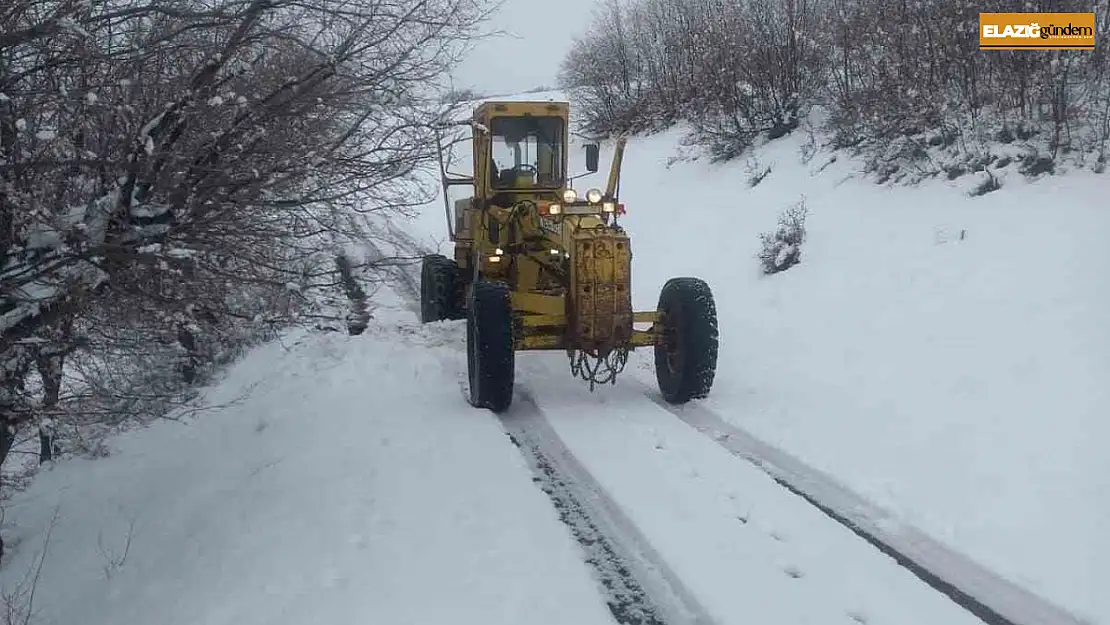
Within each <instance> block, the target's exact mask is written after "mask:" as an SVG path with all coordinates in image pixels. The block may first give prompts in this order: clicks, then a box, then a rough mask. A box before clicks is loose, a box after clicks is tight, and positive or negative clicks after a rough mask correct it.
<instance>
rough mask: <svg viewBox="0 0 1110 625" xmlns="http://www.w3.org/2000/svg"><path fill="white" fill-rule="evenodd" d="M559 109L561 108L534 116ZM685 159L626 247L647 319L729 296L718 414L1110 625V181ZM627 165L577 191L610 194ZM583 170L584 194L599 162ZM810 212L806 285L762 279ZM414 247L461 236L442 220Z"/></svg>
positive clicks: (782, 154)
mask: <svg viewBox="0 0 1110 625" xmlns="http://www.w3.org/2000/svg"><path fill="white" fill-rule="evenodd" d="M549 97H554V98H560V97H562V96H561V94H559V93H543V94H525V95H524V96H523V97H522V98H521V99H532V98H536V99H546V98H549ZM681 137H682V133H681V131H678V130H676V131H672V132H667V133H662V134H660V135H656V136H653V137H647V138H634V139H632V140H631V141H630V142H629V145H628V149H627V151H626V154H625V158H624V168H623V171H624V175H623V177H622V182H621V192H622V200H623V201H624V202H625V203H626V206H627V209H628V215H627V216H626V217H625V218H623V221H622V223H623V225H624V226H625V228H627V229H628V230H629V232H630V233H631V236H632V246H633V252H634V257H633V283H634V284H633V297H634V301H635V304H636V306H637V308H638V309H653V308H654V306H655V304H656V298H657V296H658V292H659V289H660V288H661V287H662V285H663V283H664V282H665V281H666V280H667V279H668V278H670V277H672V276H679V275H694V276H700V277H702V278H705V279H706V280H708V281H709V283H710V285H711V286H712V287H713V289H714V293H715V296H716V299H717V305H718V313H719V316H720V321H721V332H722V334H721V342H722V351H721V356H720V363H719V370H718V378H717V382H716V385H715V387H714V390H713V394H712V396H711V397H710V398H709V399H708V400H706V402H705V403H706V404H707V405H708V406H710V407H712V408H713V409H714V410H715V411H716V412H718V413H720V414H722V415H723V416H725V417H726V418H728V419H730V420H731V421H733V422H734V423H736V424H738V425H741V426H743V427H744V428H745V429H747V430H748V431H751V432H753V433H755V434H756V435H758V436H760V437H762V438H763V439H764V440H766V441H767V442H769V443H772V444H775V445H777V446H779V447H781V448H783V449H784V450H786V451H788V452H790V453H792V454H794V455H796V456H798V457H800V458H801V459H803V460H804V461H806V462H807V463H809V464H811V465H813V466H815V467H817V468H819V469H821V470H823V471H825V472H827V473H829V474H832V475H834V476H836V477H837V478H839V479H840V480H842V481H843V482H844V483H846V484H847V485H848V486H849V487H850V488H852V489H853V490H855V491H856V492H858V493H860V494H861V495H863V496H865V497H867V498H869V499H871V500H873V501H875V502H876V503H878V504H880V505H882V506H884V507H885V508H887V509H888V510H889V511H891V512H893V513H894V514H895V515H896V517H898V518H900V519H901V520H902V521H904V522H906V523H911V524H913V525H916V526H918V527H919V528H921V529H923V530H924V531H926V532H927V533H928V534H930V535H931V536H933V537H935V538H937V539H939V540H941V541H943V542H945V543H946V544H948V545H950V546H952V547H953V548H955V549H958V550H960V551H962V552H964V553H967V554H968V555H969V556H971V557H972V558H974V559H975V560H977V561H979V562H980V563H982V564H983V565H985V566H987V567H989V568H991V569H993V570H995V571H998V572H999V573H1001V574H1003V575H1005V576H1006V577H1008V578H1009V579H1011V580H1012V581H1014V582H1016V583H1018V584H1020V585H1022V586H1024V587H1026V588H1028V589H1029V590H1031V591H1033V592H1036V593H1038V594H1041V595H1043V596H1045V597H1047V598H1049V599H1050V600H1053V601H1055V602H1058V603H1059V604H1061V605H1062V606H1065V607H1067V608H1069V609H1071V610H1073V611H1075V612H1076V613H1078V614H1080V615H1082V616H1084V617H1085V618H1087V619H1089V620H1091V621H1092V622H1098V623H1110V596H1107V595H1106V594H1105V593H1104V592H1103V589H1104V588H1105V586H1106V583H1107V577H1106V575H1105V574H1104V573H1102V572H1101V571H1102V567H1101V566H1100V565H1099V563H1100V562H1106V561H1107V560H1110V538H1107V535H1106V533H1105V532H1104V531H1102V529H1101V528H1103V527H1105V525H1106V524H1107V522H1110V504H1108V503H1107V501H1110V456H1108V455H1107V454H1106V453H1105V452H1104V451H1103V447H1104V445H1105V441H1106V440H1108V439H1110V423H1108V422H1107V420H1106V416H1107V415H1110V385H1108V384H1107V383H1106V380H1108V379H1110V330H1108V329H1107V328H1108V324H1106V322H1105V310H1106V309H1107V307H1110V280H1108V279H1107V278H1106V275H1105V271H1106V270H1105V268H1106V267H1110V246H1108V245H1107V244H1106V242H1107V241H1110V209H1108V208H1107V205H1106V194H1107V191H1108V190H1110V179H1108V178H1106V177H1105V176H1100V175H1095V174H1090V173H1067V174H1065V175H1061V176H1056V177H1050V178H1045V179H1042V180H1040V181H1037V182H1035V183H1029V182H1026V181H1023V180H1021V179H1019V177H1017V176H1007V175H1006V174H1005V173H1004V174H1001V175H1000V177H1001V179H1002V182H1003V184H1004V186H1003V188H1002V189H1001V190H999V191H996V192H993V193H989V194H987V195H985V196H981V197H971V196H969V195H968V194H967V191H968V190H969V189H970V188H971V187H973V186H975V185H976V184H978V183H979V182H980V179H978V178H973V177H971V176H966V177H963V178H959V179H957V180H955V181H947V180H937V181H935V182H930V183H926V184H922V185H920V186H918V187H913V188H889V187H883V186H877V185H875V184H872V183H870V182H868V181H866V180H864V179H863V177H862V176H860V175H858V173H857V172H858V166H857V164H856V163H853V162H851V161H850V159H846V158H844V157H840V158H838V159H836V161H835V162H830V160H831V159H830V156H829V155H828V154H825V153H823V152H820V151H819V152H817V153H816V155H814V156H813V157H812V159H810V160H809V161H808V162H803V159H802V156H801V155H802V153H803V150H804V149H805V148H806V147H807V146H806V144H807V136H806V134H805V133H804V132H798V133H796V134H795V135H794V136H791V137H788V138H786V139H783V140H781V141H778V142H774V143H772V144H770V145H768V146H764V147H762V148H760V149H759V150H757V151H756V153H755V155H754V159H753V160H752V161H750V162H746V161H745V160H741V161H739V162H734V163H729V164H725V165H710V164H708V163H706V162H704V161H697V162H689V161H681V160H680V161H677V162H674V161H675V159H674V158H673V157H675V156H677V155H679V154H680V153H681V152H682V151H683V150H682V148H681V147H680V143H681ZM607 148H610V146H604V145H603V146H602V161H601V164H602V167H601V171H600V172H599V173H598V174H596V175H594V176H592V177H588V178H585V179H582V180H579V181H577V182H576V185H577V186H578V188H580V189H586V188H589V187H591V186H597V187H603V186H604V182H605V176H606V175H607V172H608V160H607V159H608V158H610V155H611V149H607ZM463 156H465V155H463ZM571 156H572V159H574V160H573V162H574V165H575V166H574V167H572V169H574V171H576V172H577V171H584V164H583V158H584V157H583V155H582V151H581V149H579V148H577V147H576V149H574V150H572V153H571ZM457 167H458V168H459V170H460V171H469V169H468V168H467V167H468V166H467V165H465V164H460V165H458V166H457ZM768 167H769V168H770V170H771V171H770V173H769V174H768V175H767V176H766V177H765V178H764V179H763V181H762V182H761V183H760V184H758V185H757V186H755V187H754V188H753V187H749V184H748V181H749V178H750V177H751V176H752V174H753V173H759V172H762V171H764V170H765V169H766V168H768ZM800 200H804V201H805V203H806V205H807V206H808V208H809V217H808V220H807V229H808V240H807V241H806V243H805V245H804V248H803V262H802V264H801V265H799V266H797V267H794V268H792V269H790V270H788V271H786V272H785V273H782V274H779V275H776V276H772V277H765V276H761V275H760V273H759V268H758V263H757V261H756V260H755V258H754V256H755V254H756V253H757V251H758V249H759V240H758V236H759V234H760V233H762V232H766V231H771V230H774V228H775V226H776V223H777V219H778V216H779V214H780V213H781V212H782V211H783V210H784V209H786V208H788V207H789V206H790V205H792V204H794V203H796V202H798V201H800ZM416 227H417V228H418V229H423V230H424V231H425V232H431V233H434V234H436V235H440V233H441V232H442V231H443V228H444V226H443V217H442V206H436V207H432V208H430V209H429V210H428V211H427V214H426V215H424V216H423V217H422V218H421V219H420V220H418V222H417V224H416ZM440 236H442V235H440ZM424 240H426V241H432V240H433V239H432V237H430V236H428V237H425V239H424ZM441 249H443V250H444V251H447V250H448V249H449V247H447V246H444V247H442V248H441ZM556 358H557V357H556ZM649 360H650V354H649V353H647V352H641V353H638V354H637V359H636V360H635V361H634V362H635V363H637V364H638V365H639V369H638V371H637V372H636V373H634V374H633V375H637V376H639V377H641V378H642V379H643V380H645V381H648V382H652V383H653V373H652V372H651V370H650V364H649V362H648V361H649ZM630 366H632V365H630ZM602 392H604V391H602ZM599 418H604V417H599Z"/></svg>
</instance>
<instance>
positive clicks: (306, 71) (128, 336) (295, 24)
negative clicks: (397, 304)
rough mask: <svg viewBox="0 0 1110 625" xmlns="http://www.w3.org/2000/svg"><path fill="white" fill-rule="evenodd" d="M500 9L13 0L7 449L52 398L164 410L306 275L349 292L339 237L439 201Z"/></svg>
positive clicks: (2, 107) (0, 146) (458, 4)
mask: <svg viewBox="0 0 1110 625" xmlns="http://www.w3.org/2000/svg"><path fill="white" fill-rule="evenodd" d="M485 17H486V11H485V6H484V5H483V3H482V1H481V0H413V1H400V0H359V1H355V0H218V1H216V2H212V1H207V2H201V1H199V0H104V1H101V2H95V3H92V2H80V1H77V0H14V3H13V2H9V3H5V4H4V6H3V7H2V8H0V462H2V461H3V459H4V458H5V457H6V455H7V452H8V450H9V449H10V445H11V443H12V441H14V436H15V434H14V432H15V431H16V430H17V429H18V428H19V427H20V426H21V425H22V424H25V423H28V422H30V421H33V420H34V419H35V415H36V414H40V415H47V414H51V415H53V414H58V413H59V412H64V410H65V406H62V404H67V402H68V405H71V406H80V407H81V409H82V410H84V411H85V412H84V415H85V417H86V418H101V417H97V416H96V415H98V414H101V413H103V415H107V414H110V413H113V412H116V413H117V414H118V413H119V412H123V413H126V412H127V411H128V410H130V409H140V408H139V407H145V408H142V409H146V408H151V407H152V406H153V405H154V404H159V405H165V403H166V401H167V400H169V398H174V397H178V396H180V394H181V393H182V390H181V387H182V385H184V386H188V384H189V383H195V382H197V381H199V380H201V379H203V370H204V368H205V367H206V366H208V365H211V364H213V363H216V362H220V361H226V360H227V358H229V357H230V356H229V353H230V352H234V351H235V346H237V345H241V344H243V343H244V342H249V341H251V340H256V339H258V338H259V337H260V336H261V335H263V334H265V332H264V331H263V330H269V329H271V328H272V327H273V326H275V325H280V324H282V323H287V322H288V321H289V320H290V319H291V316H292V315H294V314H295V313H296V311H297V310H298V309H299V308H300V307H301V306H302V304H303V302H304V301H305V298H306V289H307V290H311V289H320V288H338V286H339V282H340V281H339V278H338V277H337V275H336V271H335V267H334V265H333V264H332V263H333V258H334V253H333V251H330V250H329V249H328V248H329V247H335V246H340V245H344V244H346V243H349V242H351V241H358V240H359V239H360V237H363V236H365V235H366V232H367V230H366V228H367V225H368V223H369V221H368V220H370V219H372V217H373V216H374V215H375V214H376V213H380V212H389V211H405V210H406V209H407V208H409V207H412V206H415V205H417V204H419V203H420V202H421V201H423V200H424V199H426V198H425V196H424V194H423V190H422V189H421V188H420V187H419V186H418V184H417V182H415V179H414V176H415V174H417V173H418V172H419V171H420V170H421V169H422V168H423V167H425V166H426V165H427V164H428V163H430V162H431V159H432V157H433V156H434V155H433V154H432V152H431V150H432V149H434V148H433V146H434V141H432V140H431V138H432V136H433V135H432V130H431V128H432V122H434V121H435V118H436V117H437V116H438V115H439V114H440V113H441V111H440V104H439V99H440V93H439V91H440V88H441V87H442V86H443V85H444V84H445V81H446V78H447V72H448V71H449V70H450V69H451V67H453V66H454V64H455V63H457V61H458V60H459V57H460V54H461V53H462V51H463V50H464V49H465V46H466V45H467V44H468V42H469V41H470V40H471V39H472V38H473V37H474V36H475V35H476V28H477V27H478V26H479V25H480V24H481V23H482V22H483V20H484V19H485ZM63 329H64V331H63ZM66 354H69V355H71V356H70V358H68V359H67V358H64V357H63V355H66ZM121 356H125V357H121ZM172 362H177V363H178V366H177V367H176V368H175V369H174V368H172V367H169V366H168V363H172ZM67 363H72V366H75V367H78V368H79V369H80V370H81V371H80V372H81V374H82V375H81V376H80V377H81V381H80V384H77V385H76V386H74V387H73V388H71V389H69V392H68V393H67V391H66V390H63V389H62V388H61V387H62V384H61V382H60V381H61V380H62V379H63V368H64V366H69V365H67ZM168 368H170V369H173V370H172V371H167V369H168ZM32 374H37V377H35V376H34V375H32ZM29 381H31V382H33V383H34V384H32V385H31V386H33V387H34V389H33V392H32V391H29V390H28V388H29V387H28V382H29ZM159 385H161V386H159ZM93 397H97V398H99V399H98V401H96V402H93V401H92V398H93ZM156 399H157V401H155V400H156ZM129 407H130V408H129ZM5 433H9V434H5ZM4 436H9V438H10V440H9V439H5V438H4Z"/></svg>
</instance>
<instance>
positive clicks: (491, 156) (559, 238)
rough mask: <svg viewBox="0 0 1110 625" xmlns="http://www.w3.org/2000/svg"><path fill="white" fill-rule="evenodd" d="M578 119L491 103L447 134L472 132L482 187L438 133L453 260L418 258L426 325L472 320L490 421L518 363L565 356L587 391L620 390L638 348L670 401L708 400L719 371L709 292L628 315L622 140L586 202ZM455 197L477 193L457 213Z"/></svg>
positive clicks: (472, 355) (676, 294)
mask: <svg viewBox="0 0 1110 625" xmlns="http://www.w3.org/2000/svg"><path fill="white" fill-rule="evenodd" d="M569 117H570V105H569V103H566V102H517V101H494V102H485V103H482V104H480V105H479V106H478V107H477V108H476V109H475V110H474V113H473V116H472V118H471V119H469V120H466V121H463V122H454V123H450V124H443V125H441V126H440V128H441V129H443V128H448V127H451V126H460V125H464V126H469V127H470V128H471V133H470V135H471V136H470V137H469V140H472V141H473V175H472V176H459V175H455V174H450V173H449V172H448V171H447V167H446V165H445V160H446V159H445V157H444V146H443V137H442V134H440V135H439V136H438V137H437V148H438V150H439V164H440V173H441V175H442V182H443V202H444V210H445V212H446V216H447V230H448V235H449V236H450V239H451V241H453V242H454V258H448V257H446V256H444V255H440V254H431V255H428V256H425V257H424V258H423V262H422V268H421V286H420V289H421V303H420V306H421V317H422V321H423V322H424V323H428V322H435V321H440V320H445V319H463V318H465V319H466V327H467V334H466V348H467V361H468V367H467V368H468V373H469V378H470V391H469V393H470V397H469V400H470V403H471V404H472V405H474V406H476V407H480V408H487V409H489V410H492V411H493V412H498V413H499V412H503V411H505V410H506V409H507V408H508V407H509V406H510V404H511V403H512V400H513V385H514V380H515V366H516V365H515V363H516V360H515V353H516V352H517V351H519V350H565V351H566V353H567V355H568V356H569V357H570V366H571V371H572V373H573V374H574V375H576V376H579V377H581V378H583V379H584V380H586V381H587V382H589V384H590V389H591V391H592V390H593V388H594V385H595V384H604V383H615V381H616V376H617V375H618V374H619V373H620V372H621V371H622V370H623V369H624V366H625V364H626V363H627V360H628V354H629V352H630V351H631V350H632V349H635V348H637V347H647V346H653V347H654V349H655V371H656V378H657V380H658V383H659V388H660V391H661V392H662V395H663V397H664V398H665V399H666V401H668V402H670V403H684V402H686V401H689V400H690V399H694V398H699V397H704V396H706V395H707V394H708V393H709V390H710V387H711V386H712V385H713V379H714V376H715V372H716V366H717V347H718V338H717V311H716V305H715V303H714V300H713V293H712V291H711V290H710V288H709V285H708V284H706V283H705V281H703V280H701V279H698V278H672V279H671V280H669V281H668V282H667V283H666V284H665V285H664V286H663V289H662V292H661V293H660V296H659V303H658V307H657V310H654V311H648V312H634V311H633V310H632V289H631V274H632V250H631V247H630V241H629V237H628V234H627V233H626V232H625V231H624V229H622V228H621V227H620V226H619V225H618V223H617V222H618V217H619V215H621V214H623V213H624V206H623V204H622V203H620V201H619V199H618V190H619V186H620V168H621V160H622V157H623V155H624V148H625V141H624V139H623V138H621V139H618V140H617V143H616V151H615V153H614V155H613V162H612V166H611V167H610V171H609V180H608V185H607V186H606V188H605V189H604V190H602V189H596V188H593V189H589V190H588V191H586V193H585V195H584V196H581V195H579V193H578V192H577V191H576V190H575V189H574V188H573V179H572V178H568V176H567V170H568V160H569V159H568V146H569V138H568V137H569V135H570V128H569V125H568V122H569ZM599 149H600V148H599V145H598V144H596V143H590V144H587V145H586V146H585V151H586V169H587V173H586V174H582V175H587V174H592V173H596V172H597V170H598V155H599ZM577 177H581V176H577ZM456 185H466V186H470V187H472V188H473V193H472V195H471V197H468V198H465V199H459V200H456V201H455V202H454V204H453V206H452V203H451V202H450V200H449V199H448V189H449V188H450V187H452V186H456ZM637 325H640V326H647V327H640V328H637Z"/></svg>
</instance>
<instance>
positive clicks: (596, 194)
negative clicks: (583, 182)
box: [586, 189, 601, 204]
mask: <svg viewBox="0 0 1110 625" xmlns="http://www.w3.org/2000/svg"><path fill="white" fill-rule="evenodd" d="M586 199H587V200H589V202H590V204H597V203H598V202H600V201H601V189H590V190H589V191H586Z"/></svg>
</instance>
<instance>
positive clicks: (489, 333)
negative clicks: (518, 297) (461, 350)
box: [466, 279, 516, 413]
mask: <svg viewBox="0 0 1110 625" xmlns="http://www.w3.org/2000/svg"><path fill="white" fill-rule="evenodd" d="M469 308H470V310H469V311H468V314H467V318H466V359H467V373H468V375H469V378H470V403H471V404H472V405H473V406H475V407H478V408H488V409H490V410H492V411H493V412H497V413H500V412H504V411H505V410H507V409H508V408H509V405H510V404H512V403H513V383H514V378H515V374H516V352H515V351H514V350H513V306H512V299H511V296H510V293H509V287H508V285H506V284H505V283H503V282H490V281H488V280H481V279H480V280H477V281H476V282H475V283H474V287H473V289H471V293H470V307H469Z"/></svg>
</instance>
